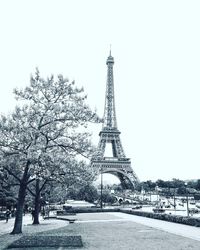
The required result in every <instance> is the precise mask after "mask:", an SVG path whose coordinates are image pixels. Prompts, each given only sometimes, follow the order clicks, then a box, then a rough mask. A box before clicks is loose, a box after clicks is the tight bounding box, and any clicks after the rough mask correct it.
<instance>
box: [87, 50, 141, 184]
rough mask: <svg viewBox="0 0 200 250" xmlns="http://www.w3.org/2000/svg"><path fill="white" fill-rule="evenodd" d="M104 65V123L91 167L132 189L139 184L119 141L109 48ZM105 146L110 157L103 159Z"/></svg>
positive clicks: (112, 63)
mask: <svg viewBox="0 0 200 250" xmlns="http://www.w3.org/2000/svg"><path fill="white" fill-rule="evenodd" d="M106 64H107V82H106V95H105V107H104V122H103V126H102V130H101V131H100V133H99V136H100V140H99V144H98V149H97V152H96V154H95V155H94V156H93V157H92V159H91V165H92V167H94V168H95V169H98V170H99V171H101V173H111V174H113V175H115V176H117V177H118V178H119V179H120V182H121V184H122V187H123V188H134V186H135V183H137V182H139V179H138V177H137V176H136V174H135V172H134V171H133V169H132V168H131V161H130V159H129V158H126V156H125V153H124V150H123V147H122V144H121V140H120V132H119V130H118V128H117V119H116V111H115V94H114V78H113V65H114V58H113V57H112V55H111V47H110V55H109V56H108V58H107V61H106ZM107 144H111V146H112V157H105V148H106V145H107Z"/></svg>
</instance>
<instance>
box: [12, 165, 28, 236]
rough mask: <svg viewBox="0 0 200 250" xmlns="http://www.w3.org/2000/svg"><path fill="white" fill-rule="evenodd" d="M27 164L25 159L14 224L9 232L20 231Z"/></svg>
mask: <svg viewBox="0 0 200 250" xmlns="http://www.w3.org/2000/svg"><path fill="white" fill-rule="evenodd" d="M29 165H30V162H29V161H27V163H26V167H25V169H24V173H23V176H22V179H21V181H20V187H19V193H18V202H17V210H16V217H15V224H14V228H13V231H12V232H11V234H20V233H22V219H23V209H24V202H25V197H26V188H27V183H28V179H29V174H28V170H29Z"/></svg>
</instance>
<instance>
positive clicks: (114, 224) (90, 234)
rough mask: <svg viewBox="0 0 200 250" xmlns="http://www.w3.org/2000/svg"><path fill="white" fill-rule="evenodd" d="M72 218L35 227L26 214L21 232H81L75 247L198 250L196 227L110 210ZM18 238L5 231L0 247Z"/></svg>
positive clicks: (89, 249) (198, 230)
mask: <svg viewBox="0 0 200 250" xmlns="http://www.w3.org/2000/svg"><path fill="white" fill-rule="evenodd" d="M76 218H77V221H76V222H75V223H74V224H68V223H67V222H66V221H60V220H48V221H46V220H45V221H41V222H42V224H41V225H39V226H32V225H30V222H31V216H29V215H27V217H26V216H25V220H24V230H23V231H24V232H25V233H28V234H30V233H31V234H32V233H33V234H36V233H37V234H38V233H39V235H67V236H68V235H81V237H82V241H83V244H84V247H83V248H76V249H82V250H96V249H97V250H107V249H109V250H121V249H123V250H124V249H125V250H146V249H148V250H169V249H170V250H199V249H200V228H196V227H192V226H186V225H180V224H176V223H170V222H165V221H160V220H155V219H149V218H145V217H139V216H134V215H129V214H124V213H114V212H112V213H91V214H89V213H88V214H77V215H76ZM9 223H10V224H9ZM9 223H8V224H7V226H8V227H9V225H10V226H12V225H11V224H13V222H12V221H11V220H10V221H9ZM5 224H6V223H5V222H2V221H1V222H0V232H2V227H1V226H3V227H5ZM53 228H54V229H53ZM4 229H5V228H4ZM3 231H4V230H3ZM9 232H10V230H9ZM19 237H20V236H11V235H9V234H5V235H2V236H0V242H1V245H0V249H4V248H3V246H4V247H5V245H6V244H8V243H10V242H12V241H13V240H15V239H17V238H19ZM50 249H51V250H55V249H59V250H61V249H63V250H64V248H62V247H57V248H45V250H50ZM70 249H71V250H72V249H75V248H70ZM27 250H28V249H27ZM29 250H39V249H34V248H30V249H29Z"/></svg>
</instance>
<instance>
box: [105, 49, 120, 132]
mask: <svg viewBox="0 0 200 250" xmlns="http://www.w3.org/2000/svg"><path fill="white" fill-rule="evenodd" d="M106 64H107V84H106V98H105V108H104V123H103V128H104V130H112V129H117V119H116V111H115V95H114V78H113V65H114V58H113V57H112V56H111V50H110V55H109V57H108V58H107V61H106Z"/></svg>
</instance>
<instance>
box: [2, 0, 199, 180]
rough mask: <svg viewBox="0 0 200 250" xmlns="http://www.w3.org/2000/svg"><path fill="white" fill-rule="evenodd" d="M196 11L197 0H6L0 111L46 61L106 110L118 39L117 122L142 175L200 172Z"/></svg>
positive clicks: (47, 69) (44, 71)
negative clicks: (109, 61)
mask: <svg viewBox="0 0 200 250" xmlns="http://www.w3.org/2000/svg"><path fill="white" fill-rule="evenodd" d="M199 13H200V1H199V0H197V1H195V0H192V1H191V0H188V1H184V0H180V1H178V0H168V1H162V0H158V1H154V0H152V1H150V0H147V1H134V0H130V1H128V0H123V1H122V0H121V1H120V0H118V1H117V0H113V1H112V0H107V1H104V0H101V1H100V0H99V1H95V0H91V1H89V0H84V1H83V0H79V1H78V0H71V1H69V0H55V1H51V0H42V1H41V0H40V1H37V0H34V1H32V0H29V1H27V0H24V1H22V0H18V1H16V0H13V1H11V0H7V1H1V2H0V32H1V39H0V66H1V75H0V81H1V85H0V86H1V91H0V112H1V113H8V112H10V111H12V110H13V108H14V106H15V102H14V98H13V93H12V90H13V88H14V87H24V86H26V85H28V84H29V78H30V74H31V73H34V71H35V67H39V70H40V72H41V75H42V76H43V77H46V76H48V75H51V73H54V74H55V75H57V74H59V73H62V74H63V75H64V76H66V77H68V78H69V79H70V80H74V79H75V81H76V83H77V85H79V86H83V87H84V89H85V92H86V93H87V94H88V102H89V104H90V105H91V107H93V108H97V111H98V114H99V115H100V116H102V115H103V110H104V98H105V88H106V73H107V66H106V59H107V56H108V54H109V47H110V44H112V55H113V57H114V59H115V64H114V84H115V99H116V114H117V123H118V129H119V130H120V131H121V141H122V145H123V147H124V150H125V154H126V156H127V157H130V158H131V160H132V167H133V169H134V171H135V172H136V174H137V175H138V177H139V179H140V180H148V179H152V180H157V179H159V178H160V179H164V180H168V179H171V178H180V179H193V178H200V14H199ZM100 130H101V125H97V126H96V128H95V130H94V134H93V142H94V144H97V143H98V140H99V138H98V133H99V131H100Z"/></svg>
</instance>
